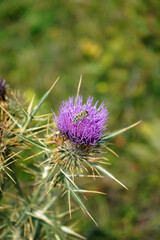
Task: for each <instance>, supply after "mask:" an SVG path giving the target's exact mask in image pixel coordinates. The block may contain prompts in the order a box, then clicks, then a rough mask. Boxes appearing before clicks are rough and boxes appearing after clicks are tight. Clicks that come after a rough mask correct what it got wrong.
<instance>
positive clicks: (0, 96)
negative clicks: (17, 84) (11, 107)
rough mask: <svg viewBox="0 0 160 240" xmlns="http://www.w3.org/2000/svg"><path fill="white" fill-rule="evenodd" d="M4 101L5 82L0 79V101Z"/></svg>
mask: <svg viewBox="0 0 160 240" xmlns="http://www.w3.org/2000/svg"><path fill="white" fill-rule="evenodd" d="M1 100H2V101H5V100H6V81H5V80H3V79H2V78H0V101H1Z"/></svg>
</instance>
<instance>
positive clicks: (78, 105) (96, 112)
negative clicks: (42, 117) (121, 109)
mask: <svg viewBox="0 0 160 240" xmlns="http://www.w3.org/2000/svg"><path fill="white" fill-rule="evenodd" d="M82 99H83V98H82V96H79V98H78V100H77V101H76V99H75V101H74V98H73V97H70V98H69V101H63V102H62V104H61V106H60V107H59V112H58V113H59V116H56V117H55V123H56V126H57V128H58V130H59V131H60V132H61V133H62V134H64V135H65V136H66V138H67V139H70V140H71V141H72V142H73V143H77V144H80V145H86V146H88V145H90V146H94V145H95V144H96V142H98V140H99V139H100V138H101V137H102V132H103V131H104V130H105V128H106V127H105V123H106V120H107V116H108V110H107V108H106V107H105V106H104V103H102V104H101V105H100V106H99V107H97V104H98V101H97V102H96V103H95V104H94V105H93V97H88V99H87V102H86V103H85V104H83V103H82Z"/></svg>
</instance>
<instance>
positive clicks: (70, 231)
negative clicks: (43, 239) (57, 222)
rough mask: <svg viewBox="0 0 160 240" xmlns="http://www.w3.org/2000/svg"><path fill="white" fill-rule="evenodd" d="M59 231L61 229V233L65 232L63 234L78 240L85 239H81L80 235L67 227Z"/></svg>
mask: <svg viewBox="0 0 160 240" xmlns="http://www.w3.org/2000/svg"><path fill="white" fill-rule="evenodd" d="M61 229H62V231H63V232H65V233H67V234H70V235H73V236H75V237H78V238H80V239H84V240H85V239H86V238H85V237H83V236H82V235H80V234H78V233H76V232H74V231H73V230H72V229H70V228H68V227H66V226H62V227H61Z"/></svg>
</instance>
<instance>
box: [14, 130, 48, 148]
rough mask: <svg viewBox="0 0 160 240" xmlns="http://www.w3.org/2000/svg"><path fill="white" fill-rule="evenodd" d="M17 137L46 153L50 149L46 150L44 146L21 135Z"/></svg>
mask: <svg viewBox="0 0 160 240" xmlns="http://www.w3.org/2000/svg"><path fill="white" fill-rule="evenodd" d="M15 135H16V136H18V137H19V138H21V139H22V140H24V141H26V142H28V143H30V144H32V145H34V146H36V147H38V148H40V149H43V150H45V151H49V149H48V148H46V147H45V145H44V144H41V143H39V142H36V141H34V140H31V139H29V138H27V137H25V136H22V135H20V134H15Z"/></svg>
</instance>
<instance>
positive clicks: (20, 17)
mask: <svg viewBox="0 0 160 240" xmlns="http://www.w3.org/2000/svg"><path fill="white" fill-rule="evenodd" d="M80 74H82V75H83V82H82V87H81V94H83V95H84V98H86V97H87V96H88V95H93V96H94V98H95V101H96V100H97V99H100V101H104V102H105V104H106V105H107V107H108V110H109V112H110V114H109V121H108V131H109V132H110V131H113V130H116V129H119V128H122V127H126V126H128V125H130V124H132V123H134V122H136V121H138V120H143V122H142V123H141V124H140V125H139V126H137V127H136V128H134V129H132V130H130V131H129V132H127V133H125V134H123V135H120V136H118V137H116V138H115V139H114V141H112V142H111V144H112V145H109V147H111V148H112V149H113V150H114V151H116V153H117V154H118V155H119V156H120V158H116V157H115V156H114V155H113V154H111V153H109V152H108V153H107V157H108V158H109V159H110V162H111V163H112V165H111V166H109V167H108V170H109V171H110V172H112V173H113V175H115V176H116V177H117V178H118V179H119V180H120V181H122V182H123V183H124V184H126V186H127V187H128V188H129V191H126V190H124V189H122V188H121V186H119V185H117V184H116V183H115V182H113V181H111V180H110V179H104V180H98V181H97V183H96V182H94V183H93V185H92V186H91V185H90V186H89V188H92V189H95V188H97V189H98V190H102V191H104V192H106V193H107V196H92V195H91V196H88V199H89V201H88V202H87V206H88V208H89V209H90V212H91V213H92V215H93V216H94V218H95V219H96V221H97V222H98V223H99V228H97V227H96V226H95V225H94V224H93V223H92V221H91V220H89V219H88V218H87V217H84V216H83V214H82V213H79V214H80V215H82V216H81V219H82V220H83V221H81V222H80V223H78V228H79V229H80V232H81V233H82V234H84V235H85V236H87V239H89V240H90V239H92V240H94V239H95V240H98V239H99V240H103V239H105V240H108V239H109V240H112V239H113V240H120V239H123V240H128V239H131V240H136V239H143V240H149V239H154V240H156V239H157V240H159V239H160V1H159V0H123V1H120V0H101V1H98V0H69V1H65V0H59V1H54V0H45V1H44V0H35V1H32V0H21V1H18V0H14V1H13V0H1V1H0V75H1V77H3V78H5V79H6V80H7V82H8V84H10V85H11V86H12V87H14V88H15V89H20V91H21V92H24V93H25V95H26V97H27V98H28V99H30V98H31V97H32V96H33V94H34V93H35V94H36V99H39V98H40V97H41V96H42V94H43V93H44V92H45V91H47V90H48V89H49V88H50V86H51V85H52V83H53V82H54V81H55V79H56V78H57V77H58V76H60V80H59V82H58V83H57V85H56V87H55V88H54V90H53V91H52V93H51V95H50V97H49V98H48V102H46V104H45V108H43V109H42V112H44V113H48V112H50V111H51V108H52V109H53V110H54V111H56V110H57V105H59V104H60V102H61V101H62V100H63V99H66V98H68V96H72V95H75V94H76V89H77V85H78V81H79V78H80ZM87 184H88V185H89V184H90V183H87Z"/></svg>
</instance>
